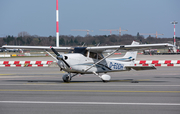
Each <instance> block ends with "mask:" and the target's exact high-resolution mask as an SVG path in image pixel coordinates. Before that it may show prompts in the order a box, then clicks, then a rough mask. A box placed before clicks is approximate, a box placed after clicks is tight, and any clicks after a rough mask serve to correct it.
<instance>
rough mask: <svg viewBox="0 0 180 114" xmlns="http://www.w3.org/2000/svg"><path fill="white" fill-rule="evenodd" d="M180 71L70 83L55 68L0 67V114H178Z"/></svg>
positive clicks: (161, 69)
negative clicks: (108, 80) (104, 80)
mask: <svg viewBox="0 0 180 114" xmlns="http://www.w3.org/2000/svg"><path fill="white" fill-rule="evenodd" d="M179 59H180V56H179V55H156V56H155V55H153V56H150V55H138V57H137V60H179ZM3 60H6V61H10V60H11V61H16V60H42V61H43V60H53V59H52V58H50V57H32V58H27V57H21V58H3V59H2V58H1V59H0V61H3ZM179 69H180V67H157V69H156V70H147V71H133V70H132V71H127V72H116V73H109V75H111V77H112V79H111V81H110V82H106V83H104V82H102V81H101V79H100V78H99V77H97V76H95V75H93V74H88V75H78V76H76V77H73V79H72V81H71V82H70V83H64V82H63V81H62V75H63V74H65V72H62V71H60V70H59V68H58V67H30V68H29V67H15V68H14V67H1V68H0V114H12V113H13V114H50V113H51V114H57V113H58V114H70V113H73V114H84V113H85V114H97V113H98V114H138V113H142V114H152V113H154V114H162V113H163V114H179V112H180V70H179Z"/></svg>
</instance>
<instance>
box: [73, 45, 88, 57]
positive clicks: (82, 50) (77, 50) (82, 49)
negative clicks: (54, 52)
mask: <svg viewBox="0 0 180 114" xmlns="http://www.w3.org/2000/svg"><path fill="white" fill-rule="evenodd" d="M69 53H81V54H83V55H84V56H87V50H86V47H75V48H74V50H70V51H69Z"/></svg>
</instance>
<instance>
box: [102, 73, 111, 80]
mask: <svg viewBox="0 0 180 114" xmlns="http://www.w3.org/2000/svg"><path fill="white" fill-rule="evenodd" d="M101 79H102V80H103V81H109V80H111V76H110V75H107V74H103V75H102V76H101Z"/></svg>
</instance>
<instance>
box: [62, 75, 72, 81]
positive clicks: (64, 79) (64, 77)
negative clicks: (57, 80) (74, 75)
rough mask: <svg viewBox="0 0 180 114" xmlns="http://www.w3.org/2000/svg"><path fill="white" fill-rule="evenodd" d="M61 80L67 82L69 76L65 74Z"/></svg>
mask: <svg viewBox="0 0 180 114" xmlns="http://www.w3.org/2000/svg"><path fill="white" fill-rule="evenodd" d="M62 79H63V81H64V82H69V81H70V76H69V75H68V74H65V75H63V77H62Z"/></svg>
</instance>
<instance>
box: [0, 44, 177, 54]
mask: <svg viewBox="0 0 180 114" xmlns="http://www.w3.org/2000/svg"><path fill="white" fill-rule="evenodd" d="M2 47H3V48H9V49H11V48H12V49H13V48H15V49H38V50H51V48H50V46H14V45H4V46H2ZM163 47H174V45H172V44H169V43H160V44H140V45H115V46H98V47H97V46H96V47H86V50H89V51H92V52H103V51H105V50H116V49H119V50H139V49H141V50H142V49H157V48H163ZM53 48H54V49H55V50H58V51H69V50H73V49H74V47H53Z"/></svg>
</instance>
